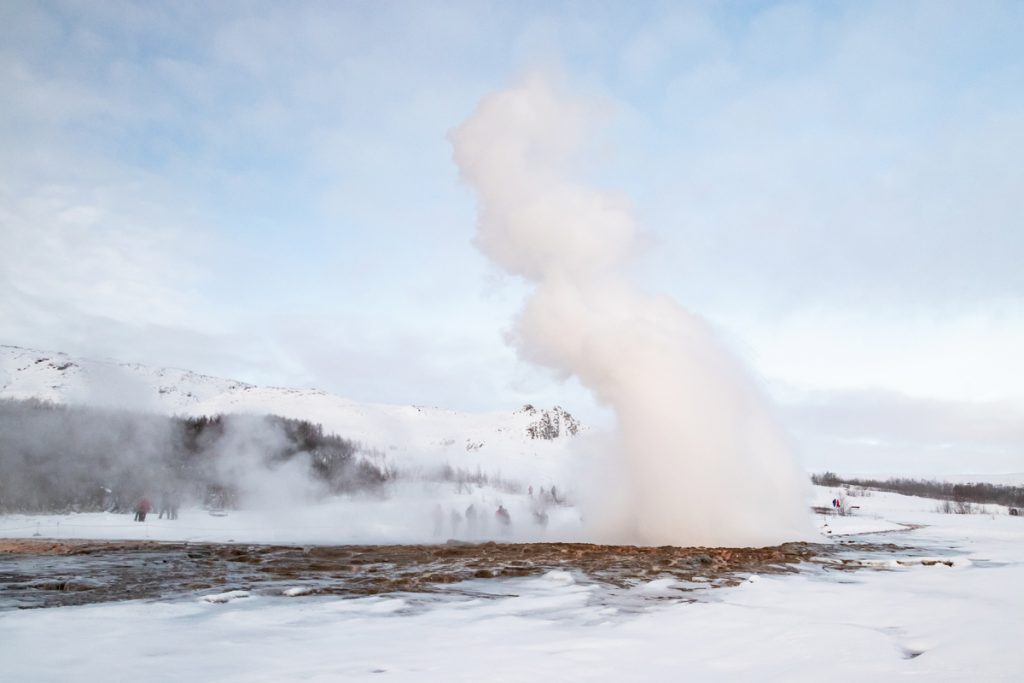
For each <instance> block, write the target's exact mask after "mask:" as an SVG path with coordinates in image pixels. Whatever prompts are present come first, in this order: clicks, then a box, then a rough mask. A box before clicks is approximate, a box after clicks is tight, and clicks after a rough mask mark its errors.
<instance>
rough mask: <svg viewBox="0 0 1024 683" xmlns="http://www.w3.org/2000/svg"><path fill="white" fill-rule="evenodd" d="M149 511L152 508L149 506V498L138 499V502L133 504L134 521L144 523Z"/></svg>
mask: <svg viewBox="0 0 1024 683" xmlns="http://www.w3.org/2000/svg"><path fill="white" fill-rule="evenodd" d="M151 509H153V506H152V505H151V504H150V502H149V498H146V497H145V496H142V497H141V498H139V500H138V502H137V503H135V521H136V522H145V521H146V515H147V514H148V513H149V511H150V510H151Z"/></svg>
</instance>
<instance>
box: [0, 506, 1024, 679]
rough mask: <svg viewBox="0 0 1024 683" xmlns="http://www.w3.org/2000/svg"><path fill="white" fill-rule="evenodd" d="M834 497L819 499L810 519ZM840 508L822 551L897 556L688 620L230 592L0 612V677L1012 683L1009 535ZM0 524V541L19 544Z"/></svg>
mask: <svg viewBox="0 0 1024 683" xmlns="http://www.w3.org/2000/svg"><path fill="white" fill-rule="evenodd" d="M832 493H833V492H831V491H829V490H826V489H818V490H817V495H818V497H820V498H822V500H821V501H820V502H821V503H822V504H825V503H827V502H828V500H829V498H830V496H831V495H832ZM856 503H857V504H859V505H860V509H859V510H858V511H857V514H856V515H855V516H852V517H846V518H835V517H832V518H828V519H827V522H828V524H829V528H830V529H831V530H832V532H833V534H832V536H831V539H832V542H833V543H841V542H842V541H843V540H846V539H849V538H856V537H849V536H842V535H841V534H844V533H851V532H855V533H865V532H875V533H872V535H871V536H867V537H860V538H871V539H873V540H875V541H876V542H889V541H891V542H893V543H897V544H899V545H901V546H904V547H909V548H908V549H903V550H894V551H893V552H891V553H889V554H887V555H886V554H881V555H880V554H878V553H873V554H871V556H870V557H868V556H865V557H863V558H861V559H862V560H863V561H862V562H861V564H862V566H865V567H868V568H865V569H860V570H857V571H852V572H851V571H838V570H837V571H831V570H829V569H828V567H827V566H826V567H824V568H822V567H821V566H820V565H815V566H814V567H813V568H809V569H808V570H807V571H804V572H801V573H799V574H795V575H786V576H751V577H750V579H749V580H748V581H746V582H744V583H743V584H742V585H740V586H739V587H736V588H720V589H714V590H706V591H696V592H694V593H690V594H688V595H695V596H697V597H698V600H697V601H696V602H681V601H678V600H668V599H666V598H668V597H670V596H672V595H674V594H675V595H678V592H677V591H674V589H673V585H672V581H670V580H666V579H656V580H654V581H650V582H645V583H641V584H640V585H638V586H637V587H635V588H634V589H632V590H631V591H629V594H630V595H629V596H623V595H618V596H615V595H610V594H608V593H607V592H605V591H601V590H600V589H599V588H598V587H597V586H595V585H593V584H591V583H589V582H587V581H586V580H585V579H584V578H583V577H581V576H579V575H576V574H572V573H567V572H563V571H554V572H550V573H548V574H546V575H543V576H541V577H534V578H520V579H507V580H491V581H479V582H478V583H479V586H474V585H473V584H474V582H473V581H470V582H468V583H469V584H470V585H469V586H466V587H465V588H466V590H465V591H463V592H461V593H458V594H451V595H446V594H441V595H438V594H420V593H399V594H389V595H382V596H375V597H361V598H353V599H338V598H337V597H326V596H303V595H302V592H303V591H302V590H295V591H287V590H284V591H282V595H280V596H279V597H273V596H267V595H258V594H255V593H246V592H244V591H242V592H227V593H225V594H223V595H216V596H211V595H209V594H206V595H205V596H203V597H200V596H199V595H196V596H194V597H186V598H181V599H176V600H170V601H156V602H150V601H128V602H119V603H107V604H102V605H92V606H85V607H61V608H50V609H37V610H24V611H8V612H4V613H0V657H2V661H3V668H4V671H5V675H4V678H5V680H18V681H22V680H25V681H28V680H31V681H64V680H69V679H72V678H73V679H75V680H128V679H136V678H138V679H144V680H147V681H179V680H196V681H203V680H218V681H282V680H306V681H326V680H360V679H374V680H381V679H384V680H456V681H462V680H465V681H469V680H473V681H477V680H497V681H503V680H507V681H519V680H558V681H561V680H670V679H672V680H677V679H690V680H815V681H820V680H823V679H836V678H839V679H841V680H883V679H884V680H893V679H903V678H906V679H917V680H932V681H936V680H943V681H945V680H965V681H967V680H970V681H978V680H989V681H990V680H1007V681H1010V680H1019V678H1020V672H1021V670H1022V669H1024V653H1022V649H1021V647H1020V645H1021V643H1022V642H1024V620H1022V619H1021V617H1020V615H1021V614H1022V613H1024V590H1022V584H1024V519H1021V518H1014V517H1009V516H1008V515H1006V513H1005V510H1004V509H996V508H992V509H991V510H990V514H984V515H965V516H955V515H943V514H938V513H936V512H935V507H936V502H935V501H930V500H926V499H918V498H908V497H904V496H898V495H894V494H882V493H873V494H872V495H870V496H868V497H863V498H859V499H857V500H856ZM73 517H74V516H73ZM234 517H235V515H230V516H229V517H226V518H212V519H215V521H216V522H222V521H225V520H231V519H232V518H234ZM0 521H2V525H3V529H4V532H3V533H4V535H6V536H14V535H18V534H21V535H24V536H29V535H31V534H32V533H33V531H32V529H31V526H32V525H31V523H29V524H27V526H28V527H29V528H27V529H26V528H22V529H21V531H20V532H19V531H16V530H15V528H14V527H13V525H12V524H11V522H12V521H14V520H12V518H3V519H2V520H0ZM26 521H29V522H31V520H26V519H20V520H18V523H19V524H22V526H23V527H24V526H26V525H25V524H24V523H25V522H26ZM37 521H38V522H39V524H40V527H41V528H43V525H44V524H45V523H46V522H47V521H48V520H46V519H39V520H37ZM50 521H52V520H50ZM187 521H189V519H188V518H187V517H183V518H182V519H181V520H179V522H187ZM203 521H204V522H205V521H206V520H205V519H204V520H203ZM818 521H819V523H821V522H822V518H821V517H820V516H819V517H818ZM225 523H226V522H225ZM68 524H69V523H68V522H65V523H64V524H62V526H63V527H67V525H68ZM129 524H131V523H130V522H129ZM147 526H148V525H147ZM183 527H184V525H183V526H182V527H179V528H183ZM85 528H86V527H82V528H80V529H79V534H80V536H81V535H85V533H86V532H85ZM91 528H93V529H97V528H102V527H91ZM130 528H131V529H134V528H135V527H130ZM157 528H158V527H157V526H155V525H154V526H153V527H151V529H150V530H151V531H155V530H156V529H157ZM159 528H162V527H159ZM893 528H895V529H897V530H896V531H886V529H893ZM109 533H112V532H110V531H109V530H107V531H103V532H102V533H100V532H97V533H96V535H97V536H99V537H108V535H109ZM853 555H856V553H853ZM935 560H939V561H938V562H936V561H935ZM474 587H476V588H478V589H479V591H478V592H479V595H474V590H473V589H474ZM284 593H290V595H286V594H284ZM626 597H629V598H630V599H629V600H626V599H625V598H626ZM637 597H639V598H641V599H640V600H639V601H638V600H637V599H636V598H637Z"/></svg>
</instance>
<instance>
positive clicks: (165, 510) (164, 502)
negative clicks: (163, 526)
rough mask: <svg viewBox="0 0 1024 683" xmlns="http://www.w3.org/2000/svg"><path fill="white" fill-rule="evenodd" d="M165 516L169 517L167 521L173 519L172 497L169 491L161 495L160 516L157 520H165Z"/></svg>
mask: <svg viewBox="0 0 1024 683" xmlns="http://www.w3.org/2000/svg"><path fill="white" fill-rule="evenodd" d="M164 515H167V519H170V518H171V497H170V495H169V494H168V493H167V491H162V492H161V493H160V514H159V515H157V519H163V518H164Z"/></svg>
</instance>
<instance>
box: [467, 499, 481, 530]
mask: <svg viewBox="0 0 1024 683" xmlns="http://www.w3.org/2000/svg"><path fill="white" fill-rule="evenodd" d="M466 533H467V534H468V535H469V537H470V538H476V536H477V534H478V533H479V529H477V524H476V506H475V505H473V504H472V503H470V504H469V506H468V507H467V508H466Z"/></svg>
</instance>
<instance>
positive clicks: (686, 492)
mask: <svg viewBox="0 0 1024 683" xmlns="http://www.w3.org/2000/svg"><path fill="white" fill-rule="evenodd" d="M588 116H589V115H588V109H587V107H586V105H585V104H584V103H582V102H578V101H574V100H572V99H569V98H566V97H563V96H560V95H559V94H558V93H557V92H555V90H554V89H553V88H552V87H551V85H550V83H549V82H548V81H547V80H546V79H544V78H543V77H540V76H537V75H534V76H530V77H527V78H526V79H524V80H523V81H522V82H521V83H520V84H518V85H516V86H514V87H511V88H509V89H506V90H502V91H500V92H497V93H494V94H491V95H489V96H487V97H485V98H484V99H483V100H482V101H481V102H480V105H479V107H478V109H477V111H476V112H475V113H474V114H473V115H472V116H471V117H470V118H469V119H468V120H466V121H465V122H464V123H463V124H462V125H460V126H459V127H458V128H457V129H455V130H454V131H452V133H451V135H450V139H451V142H452V145H453V148H454V157H455V162H456V164H457V165H458V167H459V170H460V172H461V175H462V177H463V179H464V180H466V181H467V182H468V183H469V184H470V185H472V186H473V188H474V189H475V190H476V193H477V197H478V212H479V218H478V226H477V234H476V244H477V246H478V247H479V249H480V250H481V251H482V252H483V253H484V254H485V255H486V256H487V257H488V258H490V259H491V260H492V261H493V262H494V263H495V264H497V265H498V266H500V267H501V268H502V269H504V270H505V271H507V272H508V273H510V274H513V275H518V276H521V277H523V278H525V279H526V280H527V281H529V282H531V283H533V284H534V285H535V287H534V289H533V291H532V293H531V295H530V296H529V297H528V299H527V301H526V303H525V306H524V308H523V310H522V312H521V313H520V314H519V316H518V318H517V320H516V322H515V326H514V328H513V339H514V343H515V346H516V348H517V350H518V353H519V355H520V357H522V358H524V359H525V360H528V361H531V362H534V363H538V364H541V365H544V366H548V367H550V368H554V369H556V370H558V371H559V372H561V373H564V374H566V375H569V374H571V375H575V376H576V377H578V378H579V379H580V381H581V382H582V383H583V384H584V385H585V386H587V387H588V388H589V389H590V390H591V391H593V392H594V394H595V395H596V396H597V397H598V399H599V400H601V401H603V402H605V403H607V404H609V405H610V406H611V407H612V408H613V410H614V411H615V414H616V416H617V418H618V426H619V430H620V433H619V434H618V435H617V437H616V439H615V443H614V446H613V449H614V458H613V462H614V465H615V471H614V473H613V477H609V478H606V485H605V486H604V487H602V490H601V491H599V492H598V495H597V496H596V497H595V496H592V500H591V501H590V504H589V505H588V506H587V507H585V510H584V514H585V518H586V522H587V525H588V529H589V530H590V532H591V533H592V534H594V536H595V537H596V538H598V539H600V540H605V541H609V542H636V543H644V544H676V545H769V544H773V543H777V542H780V541H784V540H793V539H794V538H797V537H801V536H803V535H804V534H805V530H806V527H807V524H808V522H807V514H806V504H807V503H806V495H805V490H806V483H805V482H806V477H805V476H804V474H803V473H802V472H801V471H800V469H799V467H798V466H797V464H796V462H795V458H794V457H793V454H792V452H791V450H790V448H789V445H788V443H787V440H786V438H785V435H784V434H783V432H782V431H781V430H780V429H779V428H778V426H777V425H776V423H775V421H774V419H773V416H772V414H771V411H770V409H769V407H768V405H767V403H766V402H765V401H764V399H763V398H762V397H761V395H760V393H759V391H758V390H757V388H756V387H755V386H754V384H753V383H752V381H751V380H750V379H749V378H748V377H747V375H746V373H745V372H744V370H743V369H742V367H741V366H740V365H739V363H738V362H737V361H736V360H735V359H733V358H732V357H731V356H730V354H729V353H728V352H726V351H725V349H723V347H722V346H721V344H720V343H719V342H718V341H717V340H716V338H715V335H714V333H713V332H712V330H711V329H710V328H709V326H708V325H707V324H706V323H705V322H704V321H703V320H701V319H700V318H699V317H697V316H695V315H693V314H691V313H688V312H687V311H686V310H684V309H683V308H682V307H680V306H679V305H677V304H675V303H674V302H673V301H671V300H669V299H668V298H666V297H662V296H651V295H649V294H646V293H644V292H642V291H640V289H639V288H638V287H636V286H635V285H634V284H632V283H631V282H630V281H629V279H628V277H627V270H626V266H627V264H628V261H629V260H630V258H631V256H632V254H633V253H634V251H635V245H636V242H637V226H636V223H635V221H634V220H633V217H632V215H631V211H630V207H629V206H628V204H627V203H626V202H625V201H623V200H622V199H620V198H619V197H617V196H615V195H612V194H609V193H607V192H604V191H600V190H596V189H593V188H589V187H586V186H583V185H581V184H579V183H576V182H574V181H573V180H572V163H573V161H574V159H575V156H576V153H577V152H578V151H579V149H580V147H581V145H582V143H583V141H584V137H585V132H586V129H587V125H586V124H587V123H588V121H587V119H588Z"/></svg>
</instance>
